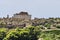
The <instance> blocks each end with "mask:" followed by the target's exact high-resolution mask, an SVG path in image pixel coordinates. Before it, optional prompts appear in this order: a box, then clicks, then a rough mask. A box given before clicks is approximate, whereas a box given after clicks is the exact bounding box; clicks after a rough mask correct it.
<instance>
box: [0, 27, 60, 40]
mask: <svg viewBox="0 0 60 40" xmlns="http://www.w3.org/2000/svg"><path fill="white" fill-rule="evenodd" d="M40 38H42V39H43V40H60V30H51V31H42V30H41V28H40V26H36V27H34V26H29V27H25V28H18V27H17V28H15V29H7V28H0V40H38V39H40Z"/></svg>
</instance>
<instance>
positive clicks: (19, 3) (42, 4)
mask: <svg viewBox="0 0 60 40" xmlns="http://www.w3.org/2000/svg"><path fill="white" fill-rule="evenodd" d="M21 11H26V12H28V13H29V14H31V15H32V17H38V18H43V17H44V18H49V17H60V0H0V17H6V15H7V14H9V15H10V17H11V16H13V14H15V13H19V12H21Z"/></svg>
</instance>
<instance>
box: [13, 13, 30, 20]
mask: <svg viewBox="0 0 60 40" xmlns="http://www.w3.org/2000/svg"><path fill="white" fill-rule="evenodd" d="M13 18H18V19H22V20H31V15H29V14H28V12H20V13H16V14H14V15H13Z"/></svg>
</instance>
